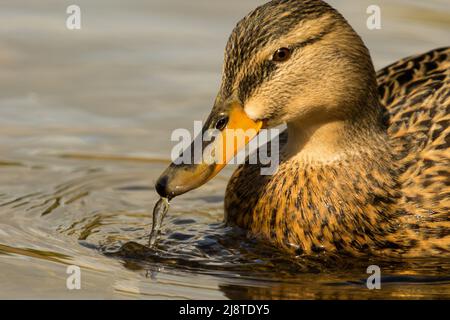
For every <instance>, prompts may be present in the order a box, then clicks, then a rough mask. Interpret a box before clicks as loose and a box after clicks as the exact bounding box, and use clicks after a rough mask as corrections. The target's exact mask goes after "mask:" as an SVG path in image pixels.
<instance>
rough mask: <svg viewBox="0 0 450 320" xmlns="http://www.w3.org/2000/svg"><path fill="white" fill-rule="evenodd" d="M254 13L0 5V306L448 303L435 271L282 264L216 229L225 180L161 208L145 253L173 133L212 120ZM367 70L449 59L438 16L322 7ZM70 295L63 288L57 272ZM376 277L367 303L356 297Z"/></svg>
mask: <svg viewBox="0 0 450 320" xmlns="http://www.w3.org/2000/svg"><path fill="white" fill-rule="evenodd" d="M260 3H262V1H256V0H246V1H237V0H230V1H206V0H203V1H200V0H195V1H194V0H191V1H181V0H171V1H163V0H153V1H127V2H124V1H118V0H115V1H111V0H108V1H106V0H101V1H87V0H83V1H81V0H80V1H77V4H78V5H80V7H81V9H82V29H81V30H79V31H69V30H67V29H66V28H65V18H66V14H65V10H66V7H67V6H68V5H69V4H72V3H71V2H69V1H49V0H42V1H39V2H29V1H24V0H22V1H17V0H14V1H13V0H4V1H2V4H1V5H0V6H1V10H0V19H1V21H2V25H1V27H0V48H1V50H0V68H1V72H0V287H1V290H0V297H1V298H38V297H39V298H131V299H136V298H138V299H141V298H144V299H147V298H169V299H177V298H189V299H195V298H203V299H216V298H219V299H220V298H306V299H316V298H423V297H426V298H449V297H450V281H449V280H448V275H449V274H450V273H449V269H450V262H449V261H448V260H444V259H435V260H426V261H421V260H417V261H408V262H405V261H346V260H345V259H344V260H343V261H341V260H339V259H334V258H327V259H322V258H320V257H318V258H316V259H308V260H305V259H295V258H293V257H289V256H285V255H283V254H282V253H280V252H278V251H277V250H275V249H273V248H271V247H270V246H268V245H267V244H264V243H260V242H258V241H257V240H251V239H246V237H245V234H244V232H242V230H237V229H232V228H229V227H225V226H223V225H222V220H223V195H224V190H225V186H226V182H227V179H228V177H229V175H230V173H231V172H232V169H233V168H228V169H226V170H225V171H224V172H222V173H221V174H220V175H219V176H218V177H217V178H216V179H214V180H213V181H211V182H210V183H208V184H207V185H205V186H203V187H202V188H200V189H198V190H195V191H193V192H191V193H189V194H187V195H184V196H182V197H179V198H177V199H175V200H173V201H172V202H171V209H170V212H169V213H168V215H167V217H166V219H165V220H164V223H163V226H162V234H161V239H160V241H159V243H158V245H157V246H156V248H154V249H152V250H150V249H148V248H146V244H147V243H148V234H149V232H150V230H151V225H152V216H151V215H152V209H153V205H154V204H155V202H156V201H157V200H158V196H157V194H156V192H155V190H154V189H153V184H154V182H155V180H156V179H157V177H158V175H159V174H160V172H161V171H162V170H163V169H164V168H165V167H166V166H167V164H168V161H169V155H170V149H171V147H172V146H173V144H172V143H171V142H170V134H171V132H172V130H173V129H175V128H180V127H185V128H188V129H192V127H193V121H194V120H201V119H203V118H204V117H205V116H206V115H207V113H208V112H209V109H210V107H211V105H212V102H213V99H214V97H215V94H216V91H217V89H218V86H219V81H220V71H221V62H222V57H223V48H224V46H225V42H226V39H227V37H228V34H229V33H230V31H231V29H232V28H233V26H234V24H235V23H236V22H237V21H238V20H239V19H240V18H241V17H242V16H243V15H245V14H246V13H247V12H248V11H249V10H251V9H252V8H254V7H255V6H256V5H257V4H260ZM332 3H333V4H334V5H335V6H336V7H337V8H339V9H340V10H341V12H342V13H343V14H344V16H346V17H347V18H348V19H349V20H350V22H351V23H352V25H353V26H354V27H355V28H356V29H357V31H358V32H360V34H361V35H362V36H363V38H364V39H365V41H366V43H367V45H368V46H369V48H370V49H371V52H372V55H373V58H374V61H375V65H376V66H377V68H379V67H382V66H384V65H386V64H388V63H390V62H393V61H395V60H396V59H398V58H401V57H404V56H408V55H411V54H415V53H419V52H423V51H426V50H429V49H431V48H435V47H438V46H443V45H448V43H446V41H448V39H450V34H449V31H448V30H450V28H449V26H450V20H449V17H450V15H449V13H450V12H449V9H448V2H447V1H438V0H435V1H427V2H426V3H424V2H422V1H409V0H408V1H406V0H405V1H400V0H397V1H378V2H377V3H378V4H379V5H380V6H381V8H382V19H383V20H382V21H383V27H382V29H381V30H378V31H369V30H367V28H366V27H365V19H366V17H367V16H366V14H365V11H366V8H367V6H368V5H369V4H372V1H332ZM72 264H74V265H78V266H80V267H81V269H82V289H81V290H74V291H69V290H67V288H66V278H67V274H66V268H67V266H68V265H72ZM370 264H378V265H379V266H380V267H381V268H382V272H383V276H384V278H383V284H382V290H375V291H369V290H367V288H366V287H365V279H366V278H367V274H366V273H365V271H366V268H367V266H368V265H370Z"/></svg>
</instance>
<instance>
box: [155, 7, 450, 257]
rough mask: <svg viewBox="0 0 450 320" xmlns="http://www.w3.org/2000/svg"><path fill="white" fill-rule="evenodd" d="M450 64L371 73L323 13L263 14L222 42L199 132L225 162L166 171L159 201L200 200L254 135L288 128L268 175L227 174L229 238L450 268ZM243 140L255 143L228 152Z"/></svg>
mask: <svg viewBox="0 0 450 320" xmlns="http://www.w3.org/2000/svg"><path fill="white" fill-rule="evenodd" d="M449 55H450V48H448V47H446V48H439V49H434V50H431V51H429V52H427V53H422V54H418V55H415V56H411V57H407V58H404V59H402V60H400V61H397V62H395V63H393V64H392V65H390V66H387V67H385V68H383V69H382V70H380V71H378V72H376V71H375V69H374V65H373V62H372V59H371V56H370V52H369V50H368V48H367V47H366V46H365V44H364V42H363V40H362V39H361V37H360V36H359V35H358V34H357V33H356V32H355V31H354V29H353V28H352V27H351V26H350V24H349V23H348V22H347V21H346V19H345V18H344V17H343V16H342V15H341V14H340V13H339V12H338V11H337V10H335V9H334V8H333V7H331V6H330V5H329V4H327V3H326V2H324V1H321V0H273V1H270V2H268V3H266V4H263V5H262V6H259V7H258V8H256V9H255V10H253V11H252V12H251V13H249V14H248V15H247V16H245V17H244V18H243V19H242V20H241V21H240V22H239V23H238V24H237V25H236V27H235V28H234V30H233V31H232V33H231V35H230V37H229V40H228V43H227V45H226V49H225V58H224V65H223V75H222V83H221V86H220V88H219V92H218V94H217V97H216V99H215V101H214V105H213V108H212V110H211V113H210V115H209V116H208V117H207V119H206V121H205V123H204V127H203V129H202V133H206V132H207V131H208V130H216V131H217V132H218V136H216V138H215V139H210V141H203V142H202V147H203V149H202V150H205V148H206V149H207V148H211V147H214V150H219V152H218V153H219V154H220V156H219V157H216V158H215V159H216V160H215V161H197V162H196V161H191V163H189V162H188V161H185V162H181V163H180V161H174V162H173V163H172V164H170V165H169V167H168V168H167V169H166V170H165V171H164V172H163V173H162V174H161V176H160V177H159V179H158V180H157V182H156V185H155V189H156V191H157V192H158V193H159V195H160V196H161V197H165V198H168V199H172V198H174V197H177V196H179V195H181V194H184V193H186V192H189V191H190V190H193V189H195V188H198V187H200V186H201V185H203V184H205V183H206V182H207V181H209V180H210V179H212V178H213V177H214V176H215V175H217V174H218V172H220V170H222V169H223V167H225V165H226V164H227V162H229V161H230V160H231V159H232V158H233V156H235V155H236V153H238V152H239V151H240V150H242V149H243V148H245V146H246V145H247V144H248V143H249V141H251V140H252V139H253V138H254V137H255V136H257V134H258V133H259V132H261V130H266V129H270V128H276V127H279V126H280V125H285V130H284V131H283V132H282V134H281V135H280V137H279V139H280V143H279V148H278V150H276V151H274V152H278V156H279V165H278V167H277V169H276V171H275V172H274V173H273V174H270V175H262V174H261V170H260V169H261V167H262V164H250V163H248V161H246V162H245V163H243V164H241V165H240V166H238V167H237V169H236V170H235V171H234V173H233V174H232V176H231V178H230V180H229V183H228V186H227V188H226V192H225V199H224V212H225V214H224V219H225V223H226V224H228V225H232V226H237V227H239V228H242V229H244V230H246V231H247V233H248V235H249V236H251V237H255V238H258V239H261V240H262V241H266V242H268V243H271V244H273V245H274V246H276V247H278V248H280V249H281V250H285V251H287V252H289V253H292V254H294V255H298V256H300V255H302V256H305V255H320V254H331V255H342V256H361V255H378V256H386V257H402V258H403V257H405V258H417V257H426V256H447V257H448V256H450V254H449V253H450V215H449V212H450V149H449V146H450V129H449V121H450V58H449ZM241 129H242V130H247V131H248V130H250V132H253V133H251V134H249V135H247V136H246V137H245V139H240V140H239V141H240V142H239V141H237V142H236V141H235V143H233V144H231V143H226V141H228V140H227V139H228V138H229V136H230V134H231V133H230V132H233V131H236V130H241ZM193 145H194V143H193V144H192V146H191V147H190V148H187V149H186V150H188V149H189V150H193V148H194V147H193ZM268 145H269V146H270V142H269V143H268ZM216 156H217V155H216ZM203 159H205V158H203ZM217 159H220V160H222V161H217ZM191 160H194V159H193V156H192V157H191Z"/></svg>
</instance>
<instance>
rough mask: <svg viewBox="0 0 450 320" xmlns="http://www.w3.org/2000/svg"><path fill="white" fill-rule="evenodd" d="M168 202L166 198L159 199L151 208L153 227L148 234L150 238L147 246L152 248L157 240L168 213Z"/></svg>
mask: <svg viewBox="0 0 450 320" xmlns="http://www.w3.org/2000/svg"><path fill="white" fill-rule="evenodd" d="M169 206H170V205H169V200H168V199H167V198H160V199H159V200H158V202H157V203H156V205H155V207H154V208H153V225H152V231H151V233H150V238H149V241H148V245H149V246H150V247H154V246H155V244H156V241H157V239H158V236H159V233H160V230H161V226H162V222H163V220H164V217H165V216H166V213H167V211H169Z"/></svg>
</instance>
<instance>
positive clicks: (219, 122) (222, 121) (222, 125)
mask: <svg viewBox="0 0 450 320" xmlns="http://www.w3.org/2000/svg"><path fill="white" fill-rule="evenodd" d="M227 124H228V117H227V116H223V117H222V118H220V119H219V120H217V122H216V129H218V130H223V129H224V128H225V127H226V125H227Z"/></svg>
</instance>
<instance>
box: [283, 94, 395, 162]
mask: <svg viewBox="0 0 450 320" xmlns="http://www.w3.org/2000/svg"><path fill="white" fill-rule="evenodd" d="M355 109H356V108H355ZM377 109H378V110H377ZM370 110H376V111H377V112H376V113H373V112H367V113H366V114H359V115H354V116H352V117H350V119H340V118H330V119H323V118H320V117H317V118H316V119H314V118H313V117H312V118H311V119H308V120H306V121H305V119H302V120H301V121H292V122H289V123H287V131H288V141H287V144H286V147H285V149H284V154H285V156H286V157H287V158H295V159H297V160H299V161H300V162H303V163H309V164H320V163H323V164H329V163H333V162H336V161H341V160H344V159H346V158H348V157H354V156H356V155H358V154H364V155H365V156H367V154H373V156H375V157H378V156H383V155H384V154H386V153H387V154H389V153H390V146H389V143H388V137H387V134H386V128H385V126H384V125H383V123H382V120H381V119H382V118H381V116H380V115H381V113H382V107H381V106H379V105H378V102H376V105H375V106H372V107H371V108H370Z"/></svg>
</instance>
